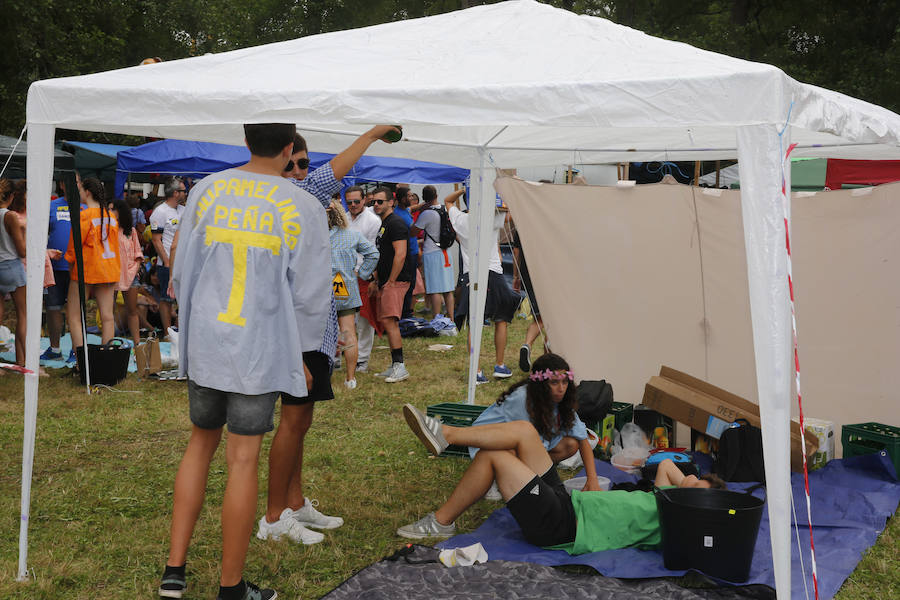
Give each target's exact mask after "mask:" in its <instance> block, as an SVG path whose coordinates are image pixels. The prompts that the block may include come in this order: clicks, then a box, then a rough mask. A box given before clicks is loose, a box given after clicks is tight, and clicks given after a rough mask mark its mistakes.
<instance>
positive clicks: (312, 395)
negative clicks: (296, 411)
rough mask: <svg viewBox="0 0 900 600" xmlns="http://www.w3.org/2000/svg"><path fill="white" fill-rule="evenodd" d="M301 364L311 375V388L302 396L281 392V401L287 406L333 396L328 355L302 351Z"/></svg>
mask: <svg viewBox="0 0 900 600" xmlns="http://www.w3.org/2000/svg"><path fill="white" fill-rule="evenodd" d="M303 364H305V365H306V368H307V369H309V372H310V374H311V375H312V380H313V384H312V388H311V389H310V390H309V392H308V394H307V395H306V396H303V397H302V398H298V397H297V396H291V395H290V394H286V393H284V392H282V393H281V403H282V404H287V405H288V406H296V405H300V404H308V403H310V402H320V401H322V400H331V399H332V398H334V391H333V390H332V389H331V365H330V364H329V362H328V357H327V356H325V355H324V354H322V353H321V352H319V351H316V350H314V351H312V352H304V353H303Z"/></svg>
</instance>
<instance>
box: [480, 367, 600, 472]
mask: <svg viewBox="0 0 900 600" xmlns="http://www.w3.org/2000/svg"><path fill="white" fill-rule="evenodd" d="M527 387H528V386H527V385H523V386H522V387H520V388H517V389H516V390H515V391H513V393H512V394H510V395H509V396H508V397H507V398H506V400H504V401H503V404H497V403H496V402H494V403H493V404H491V405H490V406H488V407H487V408H486V409H485V410H484V412H483V413H481V414H480V415H479V416H478V418H477V419H475V422H474V423H472V425H488V424H491V423H509V422H510V421H529V422H531V419H530V418H529V416H528V408H527V407H526V406H525V398H526V388H527ZM553 414H554V416H556V414H557V412H556V410H555V407H554V411H553ZM564 437H572V438H575V439H576V440H585V439H587V427H585V425H584V423H583V422H582V421H581V419H580V418H578V413H575V421H574V422H573V423H572V427H571V428H569V429H567V430H561V431H557V432H556V433H555V434H554V435H553V437H552V438H550V439H547V438H542V441H543V442H544V448H546V449H547V450H548V451H549V450H550V449H551V448H555V447H556V445H557V444H559V443H560V442H561V441H562V439H563V438H564ZM478 450H479V449H478V448H475V447H472V446H469V456H471V457H472V458H475V454H476V453H477V452H478Z"/></svg>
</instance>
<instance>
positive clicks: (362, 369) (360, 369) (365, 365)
mask: <svg viewBox="0 0 900 600" xmlns="http://www.w3.org/2000/svg"><path fill="white" fill-rule="evenodd" d="M356 372H357V373H368V372H369V361H367V360H365V361H360V362H358V363H356Z"/></svg>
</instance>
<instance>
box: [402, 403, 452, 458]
mask: <svg viewBox="0 0 900 600" xmlns="http://www.w3.org/2000/svg"><path fill="white" fill-rule="evenodd" d="M403 417H404V418H405V419H406V424H407V425H409V428H410V429H412V430H413V433H415V434H416V437H418V438H419V440H420V441H421V442H422V443H423V444H425V447H426V448H427V449H428V451H429V452H431V453H432V454H434V455H435V456H438V455H440V453H441V452H443V451H444V450H446V449H447V446H449V445H450V444H449V443H448V442H447V439H446V438H445V437H444V431H443V424H442V423H441V422H440V421H438V420H437V419H435V418H434V417H429V416H428V415H424V414H422V411H420V410H419V409H418V408H416V407H415V406H413V405H412V404H405V405H403Z"/></svg>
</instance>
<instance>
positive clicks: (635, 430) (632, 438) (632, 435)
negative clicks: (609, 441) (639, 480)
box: [610, 423, 650, 475]
mask: <svg viewBox="0 0 900 600" xmlns="http://www.w3.org/2000/svg"><path fill="white" fill-rule="evenodd" d="M649 455H650V445H649V444H648V443H647V438H646V437H645V436H644V432H643V431H642V430H641V428H640V427H638V426H637V425H635V424H634V423H626V424H625V426H624V427H622V431H621V435H618V436H616V438H615V442H613V453H612V457H611V458H610V463H612V465H613V466H614V467H617V468H618V469H621V470H622V471H625V472H628V473H631V474H633V475H637V474H638V470H639V469H640V467H641V466H643V464H644V462H645V461H646V460H647V457H648V456H649Z"/></svg>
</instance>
